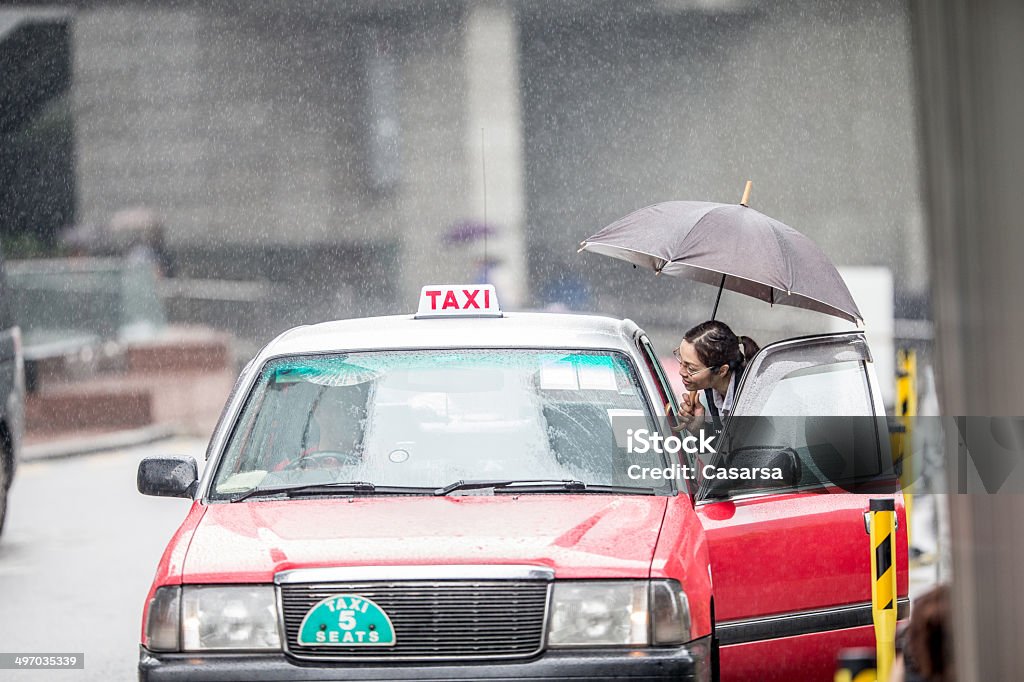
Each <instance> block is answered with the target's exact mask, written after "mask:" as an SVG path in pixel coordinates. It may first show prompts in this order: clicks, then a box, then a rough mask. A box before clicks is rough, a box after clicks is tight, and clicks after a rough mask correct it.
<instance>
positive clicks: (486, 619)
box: [279, 580, 549, 660]
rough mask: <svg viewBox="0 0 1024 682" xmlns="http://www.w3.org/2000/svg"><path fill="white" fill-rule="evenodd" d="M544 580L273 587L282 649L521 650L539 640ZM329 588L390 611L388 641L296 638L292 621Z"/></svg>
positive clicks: (399, 655)
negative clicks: (327, 642) (328, 642)
mask: <svg viewBox="0 0 1024 682" xmlns="http://www.w3.org/2000/svg"><path fill="white" fill-rule="evenodd" d="M548 584H549V583H547V582H546V581H540V580H528V581H527V580H524V581H519V580H448V581H420V580H415V581H400V582H398V581H395V582H347V583H334V582H332V583H308V584H286V585H281V586H280V587H279V589H280V591H281V607H282V613H283V614H284V631H285V635H286V637H287V643H286V645H285V648H286V650H287V651H288V652H289V653H290V654H292V655H293V656H296V657H298V658H309V659H318V660H322V659H348V660H352V659H359V660H366V659H385V660H395V659H425V658H431V659H436V658H448V659H467V658H526V657H529V656H532V655H534V654H536V653H538V652H539V651H540V650H541V648H542V646H543V639H544V620H545V616H546V613H547V603H548ZM337 594H356V595H359V596H362V597H366V598H368V599H372V600H373V601H374V602H376V604H377V605H378V606H380V607H381V608H382V609H383V610H384V611H385V612H387V614H388V616H389V617H390V618H391V623H392V625H393V626H394V630H395V644H394V646H390V647H386V648H385V647H359V646H334V645H332V646H302V645H300V644H299V643H298V634H299V627H300V625H301V624H302V619H303V618H304V617H305V615H306V613H307V612H308V611H309V610H310V609H311V608H313V606H314V605H316V604H317V603H318V602H320V601H321V600H323V599H326V598H328V597H331V596H333V595H337Z"/></svg>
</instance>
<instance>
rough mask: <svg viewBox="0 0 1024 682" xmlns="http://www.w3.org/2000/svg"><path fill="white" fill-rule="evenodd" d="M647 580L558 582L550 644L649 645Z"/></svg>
mask: <svg viewBox="0 0 1024 682" xmlns="http://www.w3.org/2000/svg"><path fill="white" fill-rule="evenodd" d="M648 641H649V638H648V636H647V582H646V581H630V582H612V581H608V582H592V583H584V582H579V583H577V582H563V583H560V582H556V583H555V587H554V591H553V594H552V598H551V627H550V629H549V630H548V646H551V647H559V646H647V644H648Z"/></svg>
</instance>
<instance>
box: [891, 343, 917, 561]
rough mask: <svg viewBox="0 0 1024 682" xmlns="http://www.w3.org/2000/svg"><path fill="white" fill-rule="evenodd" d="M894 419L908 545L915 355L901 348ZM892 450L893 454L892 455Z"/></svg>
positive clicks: (912, 472) (912, 471)
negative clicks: (899, 428)
mask: <svg viewBox="0 0 1024 682" xmlns="http://www.w3.org/2000/svg"><path fill="white" fill-rule="evenodd" d="M896 416H897V417H898V418H899V420H900V423H901V424H903V434H902V435H901V437H900V440H901V441H902V442H901V444H900V448H899V450H900V455H899V456H900V458H901V459H902V460H903V461H902V463H901V464H902V468H901V470H900V471H901V473H900V483H901V484H902V485H901V487H902V488H903V504H904V506H905V507H906V510H907V543H908V544H909V543H910V519H911V512H912V510H913V502H914V498H913V495H912V493H911V491H910V486H911V485H912V484H913V481H914V456H913V443H914V435H913V434H914V417H916V416H917V353H916V351H914V349H913V348H904V349H901V350H900V351H899V352H898V353H897V354H896ZM895 452H896V451H895V450H894V451H893V454H894V455H895Z"/></svg>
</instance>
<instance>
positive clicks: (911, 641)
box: [903, 585, 955, 682]
mask: <svg viewBox="0 0 1024 682" xmlns="http://www.w3.org/2000/svg"><path fill="white" fill-rule="evenodd" d="M950 610H951V604H950V596H949V586H948V585H939V586H938V587H935V588H933V589H931V590H929V591H928V592H926V593H924V594H922V595H921V596H920V597H918V598H917V599H916V600H915V601H914V608H913V610H912V612H911V614H910V625H909V626H908V627H907V631H906V643H905V645H904V649H903V654H904V659H905V660H906V661H907V666H908V668H910V667H913V668H914V669H915V670H916V671H917V672H918V673H920V675H921V679H924V680H928V682H948V681H950V680H953V679H954V678H955V673H954V665H953V647H952V641H951V640H952V637H951V634H952V633H951V632H950V630H951V628H950V624H951V620H952V617H951V612H950Z"/></svg>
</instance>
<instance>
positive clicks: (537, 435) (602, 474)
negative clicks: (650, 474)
mask: <svg viewBox="0 0 1024 682" xmlns="http://www.w3.org/2000/svg"><path fill="white" fill-rule="evenodd" d="M619 417H622V418H629V419H630V420H631V423H635V420H636V419H640V420H641V421H642V423H644V424H646V425H647V426H648V427H649V428H653V424H654V420H653V417H652V413H651V410H650V407H649V405H648V404H647V402H646V399H645V398H644V393H643V391H642V389H641V387H640V383H639V381H638V377H637V374H636V371H635V368H634V367H633V365H632V362H631V361H630V359H629V358H628V357H627V356H625V355H622V354H619V353H612V352H595V351H526V350H473V351H463V350H459V351H443V350H435V351H386V352H385V351H380V352H361V353H349V354H346V355H335V356H318V357H314V356H295V357H288V358H280V359H276V360H273V361H271V362H269V363H268V364H267V365H266V366H265V367H264V368H263V370H262V373H261V376H260V379H259V381H258V382H257V385H256V387H255V388H254V390H253V392H252V394H251V395H250V396H249V399H248V400H247V402H246V405H245V407H244V408H243V410H242V413H241V415H240V417H239V419H238V421H237V424H236V427H235V429H234V431H233V433H232V436H231V438H230V440H229V442H228V445H227V447H226V450H225V455H224V457H223V458H222V461H221V463H220V465H219V468H218V470H217V474H216V476H215V478H214V482H213V490H212V496H213V497H214V498H216V497H218V496H230V495H234V494H237V493H239V492H244V491H246V490H249V489H252V488H253V487H257V486H258V487H270V486H279V485H286V484H287V485H290V484H293V483H295V484H301V483H306V482H308V483H317V482H330V481H335V480H337V481H353V480H359V481H369V482H372V483H374V484H375V485H377V486H388V485H391V486H415V487H428V486H429V487H440V486H444V485H446V484H449V483H451V482H453V481H457V480H460V479H467V480H468V479H505V478H508V479H517V480H519V479H556V480H562V479H573V480H580V481H583V482H584V483H587V484H596V485H625V486H631V487H637V488H641V487H643V488H650V487H651V481H642V482H638V481H635V480H632V479H630V478H629V477H628V469H629V464H630V461H629V453H628V452H627V450H626V448H625V447H624V446H623V443H622V439H621V438H619V439H617V438H616V437H615V432H614V430H613V425H614V421H615V420H616V419H617V418H619ZM656 485H657V484H656Z"/></svg>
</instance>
